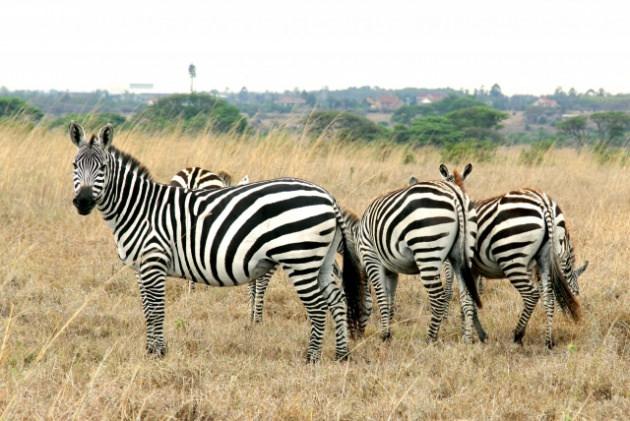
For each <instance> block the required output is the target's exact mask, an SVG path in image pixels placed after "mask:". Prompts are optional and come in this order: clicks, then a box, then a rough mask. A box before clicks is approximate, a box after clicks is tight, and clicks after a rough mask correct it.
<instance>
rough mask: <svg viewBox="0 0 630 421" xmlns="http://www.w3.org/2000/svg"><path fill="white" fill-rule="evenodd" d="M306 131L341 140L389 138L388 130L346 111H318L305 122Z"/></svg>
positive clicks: (314, 134)
mask: <svg viewBox="0 0 630 421" xmlns="http://www.w3.org/2000/svg"><path fill="white" fill-rule="evenodd" d="M303 124H304V127H305V130H306V131H307V132H308V133H309V134H311V135H313V136H315V137H320V136H331V137H336V138H339V139H341V140H350V141H354V140H366V141H374V140H377V139H382V138H384V137H386V136H387V129H386V128H385V127H383V126H381V125H379V124H376V123H374V122H373V121H371V120H369V119H367V118H365V117H363V116H360V115H356V114H352V113H349V112H346V111H342V112H339V111H316V112H313V113H311V114H309V115H308V116H307V117H306V118H305V119H304V120H303Z"/></svg>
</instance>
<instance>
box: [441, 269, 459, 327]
mask: <svg viewBox="0 0 630 421" xmlns="http://www.w3.org/2000/svg"><path fill="white" fill-rule="evenodd" d="M442 267H443V269H444V298H445V300H446V309H445V310H444V316H445V317H448V307H449V305H450V303H451V301H452V299H453V276H454V275H453V266H451V263H450V262H449V261H448V260H445V261H444V264H443V265H442ZM462 311H463V308H462ZM463 316H464V313H463V312H462V317H463Z"/></svg>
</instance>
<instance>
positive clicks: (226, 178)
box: [217, 171, 232, 187]
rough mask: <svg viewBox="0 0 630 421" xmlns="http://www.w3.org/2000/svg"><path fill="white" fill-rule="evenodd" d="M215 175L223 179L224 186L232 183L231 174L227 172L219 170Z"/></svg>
mask: <svg viewBox="0 0 630 421" xmlns="http://www.w3.org/2000/svg"><path fill="white" fill-rule="evenodd" d="M217 175H218V176H219V177H220V178H221V180H223V184H225V186H226V187H229V186H231V185H232V176H231V175H230V173H229V172H227V171H219V172H218V173H217Z"/></svg>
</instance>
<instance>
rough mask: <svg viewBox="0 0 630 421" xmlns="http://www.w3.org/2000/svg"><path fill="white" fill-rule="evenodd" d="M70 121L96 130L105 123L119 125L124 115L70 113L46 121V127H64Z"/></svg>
mask: <svg viewBox="0 0 630 421" xmlns="http://www.w3.org/2000/svg"><path fill="white" fill-rule="evenodd" d="M71 121H76V122H77V123H79V124H81V125H82V126H84V127H85V128H86V129H88V130H93V131H95V130H97V129H99V128H101V127H103V126H104V125H106V124H112V125H113V126H114V127H120V126H122V125H123V124H125V121H126V119H125V117H124V116H122V115H120V114H116V113H85V114H77V113H70V114H66V115H65V116H63V117H59V118H56V119H54V120H52V121H51V122H50V123H48V127H50V128H51V129H52V128H56V127H61V128H63V129H66V128H67V127H68V125H69V124H70V122H71Z"/></svg>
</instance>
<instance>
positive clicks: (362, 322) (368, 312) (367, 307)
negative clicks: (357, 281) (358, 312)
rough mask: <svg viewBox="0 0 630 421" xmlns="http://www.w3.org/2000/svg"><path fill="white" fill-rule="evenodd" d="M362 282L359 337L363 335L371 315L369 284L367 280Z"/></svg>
mask: <svg viewBox="0 0 630 421" xmlns="http://www.w3.org/2000/svg"><path fill="white" fill-rule="evenodd" d="M364 282H365V285H364V291H365V304H364V308H363V315H362V316H361V318H360V320H359V333H360V334H359V336H363V334H364V333H365V328H366V327H367V324H368V321H369V320H370V315H371V314H372V293H371V292H370V283H369V281H368V280H367V279H365V280H364Z"/></svg>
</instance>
